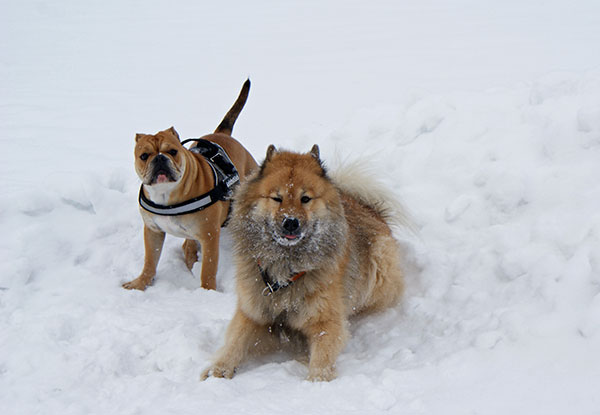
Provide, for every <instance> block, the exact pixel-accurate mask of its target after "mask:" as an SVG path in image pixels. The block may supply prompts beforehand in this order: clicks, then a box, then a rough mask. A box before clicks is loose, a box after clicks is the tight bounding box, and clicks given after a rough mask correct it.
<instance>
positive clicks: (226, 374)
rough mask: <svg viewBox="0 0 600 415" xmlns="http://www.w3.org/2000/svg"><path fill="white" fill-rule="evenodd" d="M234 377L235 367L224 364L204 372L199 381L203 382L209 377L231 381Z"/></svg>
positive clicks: (216, 365)
mask: <svg viewBox="0 0 600 415" xmlns="http://www.w3.org/2000/svg"><path fill="white" fill-rule="evenodd" d="M233 375H235V367H233V366H229V365H226V364H215V365H213V366H211V367H209V368H208V369H206V370H204V371H203V372H202V374H201V375H200V380H201V381H204V380H206V379H208V378H209V377H211V376H212V377H215V378H224V379H231V378H232V377H233Z"/></svg>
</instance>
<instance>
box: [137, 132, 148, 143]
mask: <svg viewBox="0 0 600 415" xmlns="http://www.w3.org/2000/svg"><path fill="white" fill-rule="evenodd" d="M145 135H146V134H140V133H137V134H136V135H135V142H136V143H137V142H138V141H140V138H142V137H143V136H145Z"/></svg>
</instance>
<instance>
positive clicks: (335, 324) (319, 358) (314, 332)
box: [303, 317, 348, 382]
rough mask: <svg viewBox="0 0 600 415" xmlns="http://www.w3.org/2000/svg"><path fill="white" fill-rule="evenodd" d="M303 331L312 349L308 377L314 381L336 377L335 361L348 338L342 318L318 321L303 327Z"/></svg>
mask: <svg viewBox="0 0 600 415" xmlns="http://www.w3.org/2000/svg"><path fill="white" fill-rule="evenodd" d="M303 332H304V333H305V334H306V337H307V339H308V343H309V351H310V360H309V363H308V377H307V379H308V380H310V381H313V382H315V381H330V380H333V379H335V377H336V375H337V374H336V370H335V362H336V360H337V357H338V356H339V354H340V352H341V351H342V348H343V347H344V344H345V343H346V339H347V338H348V331H347V329H346V325H345V324H344V321H343V320H342V318H341V317H340V318H336V319H332V320H327V321H320V322H317V323H316V324H312V325H310V326H308V327H306V328H305V329H303Z"/></svg>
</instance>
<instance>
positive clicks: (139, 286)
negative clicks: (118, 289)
mask: <svg viewBox="0 0 600 415" xmlns="http://www.w3.org/2000/svg"><path fill="white" fill-rule="evenodd" d="M151 283H152V279H148V278H144V277H138V278H136V279H134V280H132V281H129V282H126V283H125V284H123V288H125V289H126V290H140V291H144V290H145V289H146V287H147V286H148V285H150V284H151Z"/></svg>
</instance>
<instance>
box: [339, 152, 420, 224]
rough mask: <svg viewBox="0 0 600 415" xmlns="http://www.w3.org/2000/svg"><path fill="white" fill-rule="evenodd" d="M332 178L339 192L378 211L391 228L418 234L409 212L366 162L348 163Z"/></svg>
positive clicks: (340, 167)
mask: <svg viewBox="0 0 600 415" xmlns="http://www.w3.org/2000/svg"><path fill="white" fill-rule="evenodd" d="M329 176H330V177H331V179H332V181H333V183H334V184H335V185H336V186H337V188H338V189H340V190H341V191H343V192H345V193H348V194H350V195H351V196H353V197H354V198H356V199H358V200H360V201H361V202H362V203H364V204H365V205H367V206H370V207H372V208H373V209H375V210H376V211H377V213H379V214H380V215H381V217H382V218H383V219H384V220H385V221H386V223H387V224H388V225H389V226H392V227H398V228H408V229H410V230H412V231H415V229H416V228H415V227H414V225H413V220H412V218H411V217H410V214H409V212H408V211H407V210H406V209H405V208H404V206H403V205H402V203H401V202H400V201H399V200H398V199H397V197H396V196H394V195H393V193H392V192H391V191H390V190H389V189H387V188H386V187H385V186H384V185H383V184H382V183H381V182H380V181H379V180H378V179H377V175H376V174H375V172H374V170H373V169H372V167H371V166H370V165H369V164H367V163H366V161H365V160H355V161H346V162H344V163H343V164H342V165H340V166H338V167H337V168H336V169H335V170H333V171H331V172H330V173H329Z"/></svg>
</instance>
